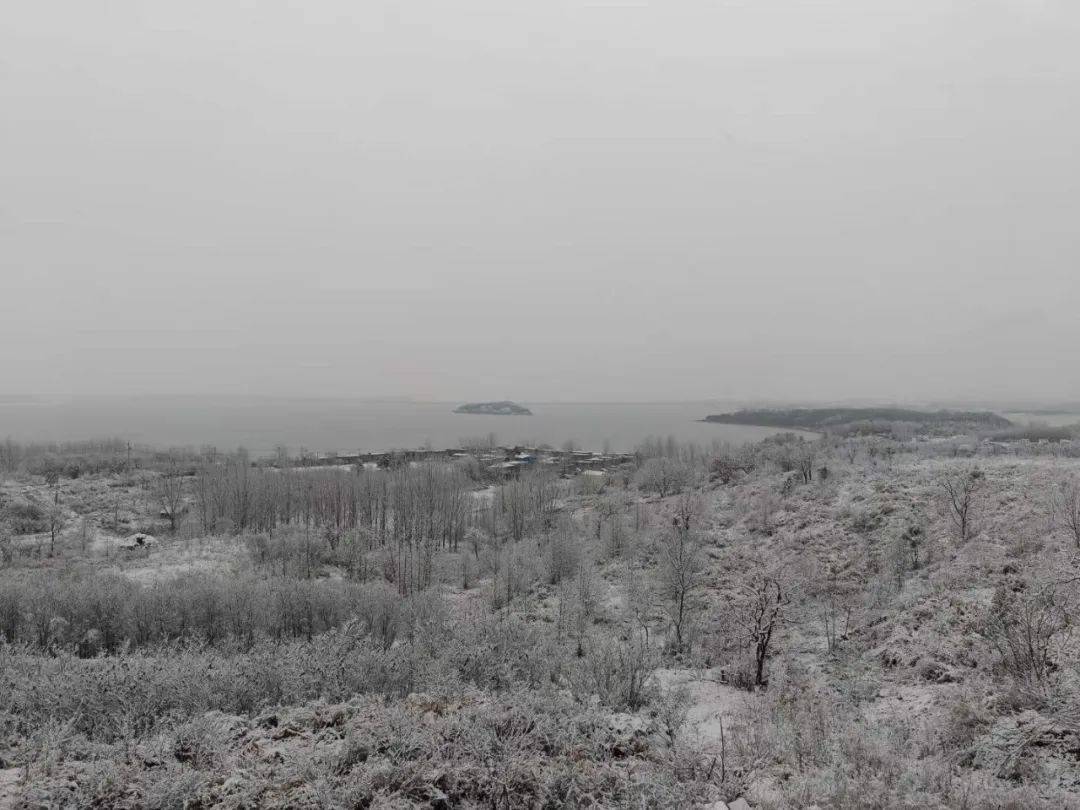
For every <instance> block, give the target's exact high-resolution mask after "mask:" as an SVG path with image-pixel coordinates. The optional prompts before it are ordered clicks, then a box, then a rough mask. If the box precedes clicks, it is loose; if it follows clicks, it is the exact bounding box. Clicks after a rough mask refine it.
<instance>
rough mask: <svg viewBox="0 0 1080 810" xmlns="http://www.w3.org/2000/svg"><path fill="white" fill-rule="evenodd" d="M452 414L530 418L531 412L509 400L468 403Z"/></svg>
mask: <svg viewBox="0 0 1080 810" xmlns="http://www.w3.org/2000/svg"><path fill="white" fill-rule="evenodd" d="M454 413H476V414H483V415H486V416H532V411H530V410H529V409H528V408H526V407H524V406H522V405H518V404H517V403H516V402H511V401H510V400H501V401H499V402H468V403H466V404H464V405H461V406H459V407H457V408H454Z"/></svg>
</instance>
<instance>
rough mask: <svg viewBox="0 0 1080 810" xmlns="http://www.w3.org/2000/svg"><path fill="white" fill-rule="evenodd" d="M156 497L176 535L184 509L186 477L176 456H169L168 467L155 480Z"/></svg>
mask: <svg viewBox="0 0 1080 810" xmlns="http://www.w3.org/2000/svg"><path fill="white" fill-rule="evenodd" d="M154 495H155V496H156V497H157V500H158V503H160V504H161V511H162V512H164V513H165V516H166V517H167V518H168V519H169V529H170V530H171V531H173V532H174V533H175V532H176V522H177V520H178V519H179V517H180V511H181V510H182V509H183V507H184V476H183V471H182V470H181V469H180V467H179V465H178V464H177V462H176V457H175V456H172V455H170V456H169V461H168V466H167V467H166V468H165V469H164V470H163V471H162V472H161V474H160V475H159V476H158V477H157V478H155V479H154Z"/></svg>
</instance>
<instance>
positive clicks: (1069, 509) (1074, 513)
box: [1054, 479, 1080, 549]
mask: <svg viewBox="0 0 1080 810" xmlns="http://www.w3.org/2000/svg"><path fill="white" fill-rule="evenodd" d="M1054 514H1055V517H1056V518H1057V519H1058V521H1060V523H1061V525H1062V526H1063V527H1064V529H1065V530H1066V531H1067V532H1068V533H1069V535H1070V536H1071V537H1072V539H1073V543H1075V544H1076V547H1077V548H1078V549H1080V481H1078V480H1076V479H1072V480H1071V481H1068V482H1066V483H1064V484H1062V485H1061V489H1060V490H1059V491H1058V493H1057V496H1056V498H1055V500H1054Z"/></svg>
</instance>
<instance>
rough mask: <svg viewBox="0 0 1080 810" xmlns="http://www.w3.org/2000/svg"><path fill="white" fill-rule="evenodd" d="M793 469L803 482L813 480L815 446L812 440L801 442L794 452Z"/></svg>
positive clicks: (815, 457)
mask: <svg viewBox="0 0 1080 810" xmlns="http://www.w3.org/2000/svg"><path fill="white" fill-rule="evenodd" d="M794 461H795V469H796V470H798V472H799V475H801V476H802V480H803V483H804V484H809V483H810V482H811V481H813V480H814V463H815V462H816V461H817V448H816V447H815V446H814V444H813V443H812V442H803V443H802V444H801V445H799V447H798V449H797V450H796V451H795V454H794Z"/></svg>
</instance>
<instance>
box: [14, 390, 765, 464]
mask: <svg viewBox="0 0 1080 810" xmlns="http://www.w3.org/2000/svg"><path fill="white" fill-rule="evenodd" d="M459 404H460V403H458V402H410V401H371V400H344V399H280V398H256V397H229V398H207V397H128V398H119V397H116V398H112V397H96V398H90V397H81V398H75V399H59V398H54V399H44V398H43V399H39V400H35V401H32V402H19V401H8V402H0V438H3V437H8V436H10V437H11V438H14V439H18V440H40V439H46V440H64V439H85V438H97V437H106V436H119V437H121V438H124V439H128V440H130V441H133V442H137V443H143V444H150V445H155V446H162V447H164V446H194V447H199V446H201V445H204V444H212V445H215V446H216V447H217V448H218V449H219V450H230V449H233V448H236V447H241V446H242V447H246V448H247V449H248V450H249V451H251V452H252V453H256V454H263V453H270V452H272V450H273V448H274V447H275V446H277V445H279V444H283V445H285V446H287V447H288V448H289V449H290V451H292V452H296V451H298V450H299V449H300V448H307V449H308V450H311V451H314V452H324V451H329V450H333V451H345V450H352V451H355V450H360V451H372V450H389V449H395V448H416V447H422V446H424V445H427V444H430V445H431V446H433V447H436V448H442V447H455V446H458V445H459V443H460V441H461V439H462V438H465V437H472V436H486V435H488V434H489V433H494V434H495V435H496V436H497V437H498V440H499V442H501V443H503V444H542V443H547V444H551V445H554V446H560V445H562V444H563V443H564V442H565V441H567V440H573V441H574V443H575V444H576V445H577V446H579V447H581V448H584V449H588V450H600V449H603V448H604V447H605V446H607V447H608V448H609V449H611V450H614V451H618V450H632V449H633V448H634V447H635V446H636V445H637V444H638V443H639V442H641V441H642V440H643V439H645V438H647V437H649V436H661V437H666V436H674V437H675V438H676V439H678V440H679V441H691V442H696V443H700V444H709V443H711V442H712V441H714V440H720V441H725V442H733V443H741V442H748V441H757V440H760V439H762V438H764V437H766V436H769V435H772V434H774V433H778V432H781V431H778V430H775V429H773V428H764V427H760V428H759V427H747V426H743V425H716V424H707V423H703V422H700V421H698V420H700V419H702V418H703V417H704V416H705V415H707V414H709V413H719V412H723V411H726V410H730V408H729V407H728V406H726V405H718V404H717V403H715V402H714V403H708V402H662V403H599V402H594V403H566V402H562V403H544V402H523V403H522V404H523V405H525V406H526V407H528V408H529V409H530V410H532V412H533V415H532V416H480V415H470V414H455V413H452V411H453V409H454V408H455V407H456V406H457V405H459Z"/></svg>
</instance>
